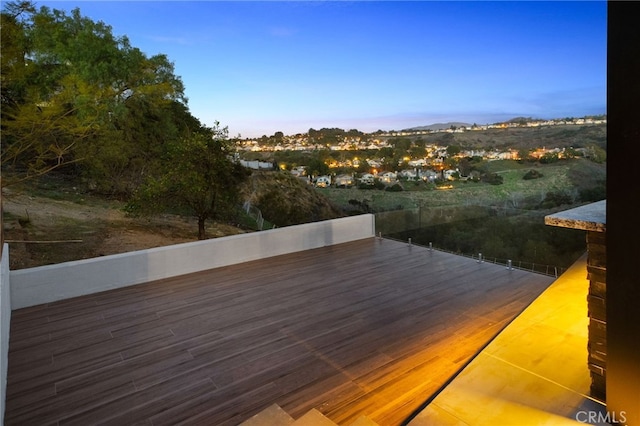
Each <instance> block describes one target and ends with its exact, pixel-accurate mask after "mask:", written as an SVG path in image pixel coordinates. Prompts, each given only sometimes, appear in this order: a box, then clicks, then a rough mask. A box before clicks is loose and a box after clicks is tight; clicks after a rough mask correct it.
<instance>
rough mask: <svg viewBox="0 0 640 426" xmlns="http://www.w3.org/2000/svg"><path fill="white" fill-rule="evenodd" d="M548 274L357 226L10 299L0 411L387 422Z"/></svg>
mask: <svg viewBox="0 0 640 426" xmlns="http://www.w3.org/2000/svg"><path fill="white" fill-rule="evenodd" d="M87 279H88V280H90V279H91V277H87ZM552 281H553V278H549V277H545V276H542V275H538V274H533V273H528V272H523V271H518V270H515V271H508V270H507V269H506V268H505V267H503V266H498V265H493V264H489V263H477V262H476V261H474V260H473V259H468V258H464V257H460V256H455V255H451V254H446V253H442V252H438V251H429V250H428V249H426V248H423V247H417V246H409V245H408V244H406V243H402V242H397V241H391V240H378V239H376V238H371V239H367V240H362V241H357V242H353V243H347V244H341V245H337V246H330V247H325V248H321V249H315V250H309V251H305V252H300V253H296V254H292V255H286V256H278V257H274V258H269V259H265V260H260V261H254V262H248V263H243V264H240V265H235V266H229V267H224V268H218V269H214V270H210V271H206V272H201V273H197V274H192V275H187V276H181V277H177V278H172V279H166V280H162V281H157V282H152V283H148V284H141V285H137V286H132V287H128V288H124V289H119V290H114V291H108V292H104V293H99V294H95V295H91V296H84V297H79V298H74V299H69V300H66V301H62V302H56V303H51V304H49V305H41V306H36V307H32V308H26V309H21V310H17V311H14V312H13V315H12V322H11V340H10V353H9V371H8V385H7V402H6V416H5V424H7V425H50V424H54V425H55V424H59V425H63V424H64V425H67V424H74V425H83V426H86V425H90V424H112V425H118V426H122V425H133V424H136V425H176V424H191V425H237V424H239V423H240V422H242V421H243V420H245V419H247V418H249V417H251V416H252V415H254V414H256V413H257V412H259V411H260V410H262V409H264V408H266V407H268V406H269V405H271V404H274V403H277V404H279V405H280V406H281V407H282V408H283V409H285V410H286V411H287V412H288V413H289V414H291V415H292V416H293V417H296V418H297V417H298V416H300V415H302V414H304V413H305V412H307V411H308V410H310V409H312V408H316V409H318V410H319V411H321V412H322V413H323V414H325V415H326V416H327V417H329V418H330V419H331V420H333V421H334V422H336V423H338V424H347V423H348V422H349V421H353V420H355V419H356V418H357V417H358V416H360V415H367V416H368V417H370V418H371V419H372V420H374V421H376V422H378V424H380V425H385V426H387V425H388V426H391V425H398V424H402V422H403V421H404V420H405V419H406V418H407V417H408V416H409V415H410V414H411V413H412V412H413V411H414V410H415V409H416V408H418V407H419V406H420V405H421V404H422V403H423V402H424V401H425V400H426V399H427V398H428V397H429V396H430V395H431V394H433V392H435V391H436V390H437V389H438V388H439V387H440V386H441V385H442V384H443V383H445V382H446V381H447V380H448V379H449V378H450V377H451V375H452V374H454V373H455V372H456V371H457V370H458V369H459V368H460V367H462V366H463V364H464V363H465V362H466V361H468V360H469V359H470V357H472V356H473V355H474V354H475V353H476V352H477V351H478V350H479V349H480V348H481V347H482V346H483V345H484V344H486V343H487V342H488V341H489V340H490V339H491V338H492V337H493V336H494V335H495V333H496V332H498V331H499V330H500V329H501V328H502V327H504V326H505V325H506V324H507V323H508V322H509V321H510V320H512V319H513V318H514V316H516V315H517V314H518V313H519V312H520V311H521V310H522V309H523V308H524V307H525V306H527V305H528V304H529V303H530V302H532V301H533V300H534V299H535V298H536V297H537V296H538V295H539V294H540V293H541V292H542V291H543V290H544V289H545V288H546V287H547V286H548V285H549V284H550V283H551V282H552Z"/></svg>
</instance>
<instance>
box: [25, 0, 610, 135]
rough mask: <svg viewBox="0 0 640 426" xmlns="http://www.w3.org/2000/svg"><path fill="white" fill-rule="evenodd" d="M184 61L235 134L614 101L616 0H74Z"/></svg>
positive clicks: (195, 96)
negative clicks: (610, 53)
mask: <svg viewBox="0 0 640 426" xmlns="http://www.w3.org/2000/svg"><path fill="white" fill-rule="evenodd" d="M36 3H37V5H38V6H41V5H46V6H49V7H52V8H57V9H64V10H71V9H73V8H74V7H79V8H80V10H81V12H82V14H83V15H85V16H88V17H90V18H91V19H93V20H95V21H103V22H105V23H106V24H108V25H110V26H111V27H112V29H113V33H114V34H115V35H126V36H127V37H128V38H129V40H130V42H131V44H132V45H133V46H135V47H138V48H140V49H141V50H142V51H144V52H145V53H146V54H147V55H149V56H151V55H154V54H158V53H164V54H166V55H167V56H168V57H169V59H170V60H171V61H172V62H174V64H175V73H176V74H177V75H179V76H180V77H181V78H182V80H183V82H184V84H185V86H186V95H187V97H188V98H189V108H190V110H191V112H192V114H193V115H194V116H196V117H198V118H199V119H200V121H202V122H203V123H204V124H207V125H213V123H214V122H215V121H216V120H217V121H219V122H220V124H221V125H222V126H228V127H229V132H230V135H231V136H236V135H238V134H240V135H241V136H242V137H259V136H261V135H272V134H273V133H275V132H276V131H282V132H284V133H285V134H294V133H302V132H306V131H307V130H309V128H314V129H320V128H322V127H339V128H342V129H347V130H348V129H359V130H362V131H366V132H371V131H375V130H378V129H382V130H392V129H395V130H399V129H405V128H409V127H414V126H421V125H428V124H432V123H436V122H448V121H464V122H469V123H477V124H484V123H493V122H497V121H502V120H506V119H509V118H513V117H516V116H532V117H536V118H560V117H567V116H574V117H580V116H584V115H590V114H603V113H605V112H606V25H607V18H606V11H607V6H606V2H605V1H587V2H577V1H568V2H555V1H532V2H523V1H513V2H510V1H498V2H488V1H468V2H455V1H409V2H400V1H371V2H369V1H354V2H348V1H321V2H312V1H294V2H279V1H259V2H250V1H229V2H223V1H194V2H188V1H141V2H131V1H91V2H89V1H77V2H76V1H62V2H36Z"/></svg>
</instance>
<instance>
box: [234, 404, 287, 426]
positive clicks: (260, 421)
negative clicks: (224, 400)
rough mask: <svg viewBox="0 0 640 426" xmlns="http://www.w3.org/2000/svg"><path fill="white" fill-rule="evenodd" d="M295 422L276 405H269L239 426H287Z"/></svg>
mask: <svg viewBox="0 0 640 426" xmlns="http://www.w3.org/2000/svg"><path fill="white" fill-rule="evenodd" d="M294 421H295V420H294V419H293V417H291V416H290V415H289V414H287V412H286V411H284V410H283V409H282V408H280V406H279V405H278V404H273V405H270V406H269V407H267V408H265V409H264V410H262V411H260V412H259V413H258V414H256V415H255V416H253V417H251V418H250V419H247V420H245V421H244V422H242V423H241V424H240V426H289V425H292V424H293V422H294Z"/></svg>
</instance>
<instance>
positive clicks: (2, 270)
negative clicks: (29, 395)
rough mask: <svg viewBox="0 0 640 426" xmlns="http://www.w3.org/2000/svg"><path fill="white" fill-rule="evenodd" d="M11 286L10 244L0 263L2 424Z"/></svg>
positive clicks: (5, 248)
mask: <svg viewBox="0 0 640 426" xmlns="http://www.w3.org/2000/svg"><path fill="white" fill-rule="evenodd" d="M10 291H11V286H10V283H9V245H8V244H5V245H4V247H3V249H2V260H1V264H0V425H2V424H4V410H5V401H6V395H7V367H8V366H9V330H10V325H11V294H10Z"/></svg>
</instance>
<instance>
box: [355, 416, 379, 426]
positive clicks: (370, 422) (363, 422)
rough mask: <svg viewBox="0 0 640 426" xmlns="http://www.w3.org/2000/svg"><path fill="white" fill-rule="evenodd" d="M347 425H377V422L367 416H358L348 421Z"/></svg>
mask: <svg viewBox="0 0 640 426" xmlns="http://www.w3.org/2000/svg"><path fill="white" fill-rule="evenodd" d="M349 426H379V425H378V423H376V422H374V421H373V420H371V419H370V418H369V417H367V416H360V417H358V418H357V419H356V421H355V422H353V423H350V424H349Z"/></svg>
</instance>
